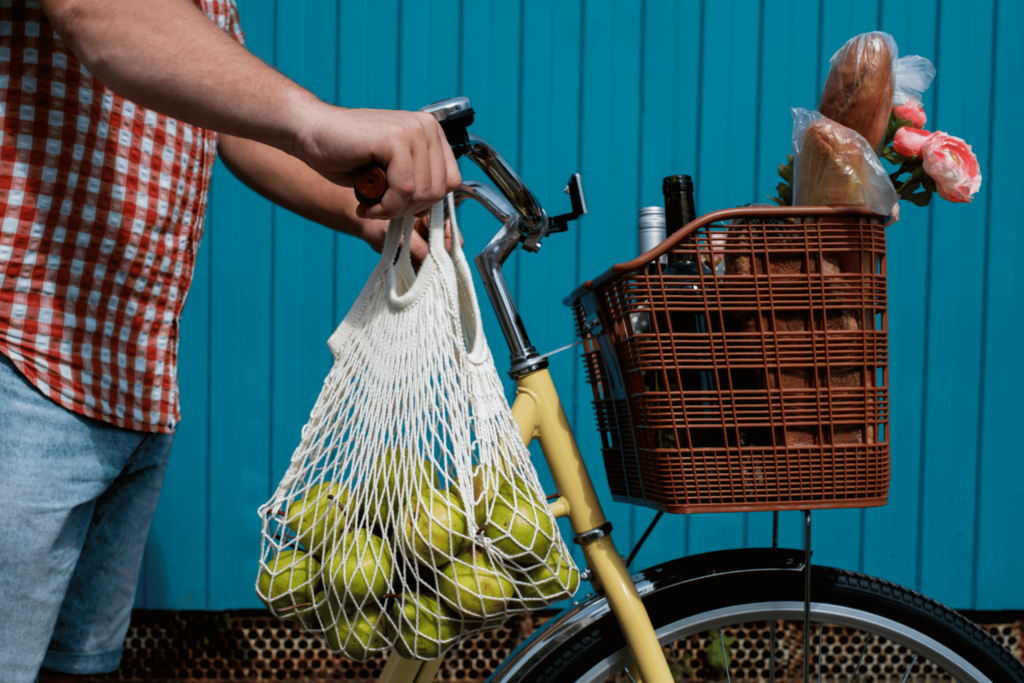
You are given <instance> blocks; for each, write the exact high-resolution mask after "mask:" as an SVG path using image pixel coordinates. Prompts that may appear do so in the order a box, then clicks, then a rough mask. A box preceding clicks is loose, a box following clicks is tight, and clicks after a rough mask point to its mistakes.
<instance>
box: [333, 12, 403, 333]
mask: <svg viewBox="0 0 1024 683" xmlns="http://www.w3.org/2000/svg"><path fill="white" fill-rule="evenodd" d="M334 45H335V47H336V49H337V53H338V75H337V77H338V91H337V100H336V103H337V104H340V105H341V106H344V107H367V108H372V109H397V108H398V72H399V67H398V0H382V1H381V2H374V3H367V2H361V1H359V0H342V1H341V3H340V8H339V11H338V26H337V32H336V35H335V38H334ZM379 259H380V255H379V254H377V253H375V252H374V251H373V250H372V249H370V247H368V246H367V245H366V244H365V243H364V242H362V241H361V240H359V239H358V238H355V237H352V236H349V235H335V236H334V263H335V272H334V278H335V282H334V291H335V294H334V307H333V308H334V314H333V324H334V325H339V324H341V321H342V319H343V318H344V317H345V314H346V313H348V310H349V308H350V307H351V306H352V304H353V303H354V302H355V299H356V297H357V296H359V292H360V291H362V288H363V285H364V284H365V283H366V278H367V277H369V275H370V272H371V271H372V270H373V268H374V266H375V265H376V264H377V261H378V260H379Z"/></svg>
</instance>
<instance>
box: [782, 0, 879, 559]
mask: <svg viewBox="0 0 1024 683" xmlns="http://www.w3.org/2000/svg"><path fill="white" fill-rule="evenodd" d="M820 12H821V22H820V25H821V28H822V30H821V34H820V44H819V45H818V47H817V56H816V58H814V62H813V63H814V64H815V74H814V76H813V78H814V85H815V91H814V97H813V98H812V99H811V100H810V101H809V102H808V104H804V105H799V106H803V107H805V108H807V109H817V108H818V100H819V98H820V94H821V90H822V87H823V86H824V84H825V79H826V77H827V76H828V70H829V66H830V65H829V59H830V58H831V57H832V55H833V54H834V53H835V51H836V50H838V49H839V48H841V47H842V46H843V44H844V43H846V41H847V40H849V39H850V38H852V37H854V36H856V35H858V34H861V33H865V32H867V31H874V30H876V29H877V28H878V12H877V2H869V3H864V2H856V1H855V0H840V1H828V2H823V3H822V4H821V9H820ZM807 35H809V36H812V35H814V33H809V34H807ZM806 47H807V50H806V53H805V54H806V55H807V57H808V58H811V56H812V55H814V53H815V49H814V45H813V42H811V41H808V43H807V46H806ZM808 77H810V76H809V75H808ZM790 131H791V132H790V151H792V124H790ZM862 517H863V512H862V511H860V510H822V511H820V512H816V513H814V515H813V520H814V521H813V541H812V546H813V549H814V561H815V562H816V563H818V564H832V565H836V566H842V567H852V568H859V567H860V566H861V560H860V547H861V538H862V528H863V525H862ZM786 518H787V520H795V521H796V525H797V528H796V530H793V529H789V530H787V534H792V535H795V536H797V537H798V538H800V537H802V528H803V527H802V525H803V516H802V515H792V514H791V515H787V516H786ZM794 531H795V532H796V533H795V534H794ZM801 542H802V541H801Z"/></svg>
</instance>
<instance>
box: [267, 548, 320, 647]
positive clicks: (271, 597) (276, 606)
mask: <svg viewBox="0 0 1024 683" xmlns="http://www.w3.org/2000/svg"><path fill="white" fill-rule="evenodd" d="M319 572H320V563H319V562H317V561H316V558H315V557H313V556H312V555H310V554H309V553H304V552H302V551H301V550H283V551H281V552H280V553H278V554H277V555H275V556H274V557H273V558H271V559H270V561H269V562H267V563H266V564H265V565H263V567H261V568H260V575H259V578H258V579H257V581H256V588H257V590H256V594H257V595H259V597H260V600H262V601H263V604H264V605H266V606H267V607H268V608H269V609H270V610H271V611H272V612H274V613H275V614H280V616H282V617H284V618H286V619H294V620H295V621H297V622H298V623H299V625H300V626H302V627H303V628H306V629H312V628H315V627H316V625H315V617H314V616H313V607H312V605H313V586H314V581H315V578H316V575H317V574H318V573H319ZM294 605H307V607H300V608H298V609H293V606H294Z"/></svg>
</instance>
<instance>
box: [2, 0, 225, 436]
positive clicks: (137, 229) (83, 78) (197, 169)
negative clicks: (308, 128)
mask: <svg viewBox="0 0 1024 683" xmlns="http://www.w3.org/2000/svg"><path fill="white" fill-rule="evenodd" d="M195 3H196V5H198V6H199V7H200V8H201V9H202V10H203V11H204V12H206V14H207V15H208V16H209V17H210V18H211V19H213V21H215V22H216V23H217V24H219V25H220V26H221V28H223V29H224V30H226V31H227V32H228V33H229V34H230V35H231V36H232V37H234V38H235V39H236V40H238V41H239V42H240V43H242V42H244V38H243V36H242V31H241V27H240V26H239V23H238V12H237V9H236V7H235V2H234V0H195ZM0 131H2V136H3V137H2V140H0V143H2V146H0V216H2V218H0V353H4V354H6V355H7V356H8V357H9V358H10V359H11V361H12V362H13V363H14V365H15V366H16V367H17V368H18V369H19V370H20V371H21V372H22V373H24V374H25V376H26V377H28V379H29V380H30V381H31V382H32V383H33V384H35V385H36V386H37V387H38V388H39V390H40V391H42V392H43V393H44V394H46V395H47V396H49V397H50V398H51V399H53V400H54V401H56V402H57V403H59V404H60V405H62V406H64V407H65V408H68V409H69V410H73V411H75V412H77V413H81V414H82V415H88V416H90V417H94V418H98V419H101V420H105V421H107V422H111V423H113V424H115V425H117V426H119V427H125V428H128V429H135V430H140V431H148V432H170V431H173V430H174V427H175V425H176V424H177V422H178V420H179V419H180V417H181V413H180V410H179V407H178V383H177V361H178V319H179V316H180V315H181V308H182V305H183V304H184V303H185V294H186V292H187V291H188V287H189V284H190V283H191V280H192V271H193V267H194V265H195V259H196V252H197V250H198V248H199V240H200V238H201V236H202V233H203V216H204V214H205V212H206V196H207V191H208V189H209V185H210V175H211V173H212V171H213V163H214V159H215V158H216V144H217V137H216V134H215V133H213V132H211V131H207V130H203V129H201V128H197V127H195V126H190V125H187V124H184V123H181V122H180V121H175V120H174V119H169V118H167V117H166V116H162V115H160V114H157V113H156V112H154V111H151V110H149V109H144V108H142V107H139V106H136V105H135V104H133V103H132V102H129V101H127V100H125V99H124V98H122V97H118V96H117V95H115V94H114V93H113V92H111V91H110V90H109V89H108V88H107V87H105V86H104V85H103V84H102V83H100V82H99V81H98V80H96V78H95V77H93V76H92V75H91V74H90V73H89V72H88V71H87V70H86V69H85V67H84V66H82V65H81V63H80V62H79V61H78V59H77V58H76V57H75V55H74V54H72V53H71V51H70V50H69V49H68V48H67V46H66V45H64V43H63V42H62V41H61V40H60V38H58V37H57V34H56V33H55V32H54V30H53V27H52V26H51V25H50V23H49V21H48V20H47V18H46V16H45V15H44V14H43V12H42V11H41V10H40V9H39V6H38V4H37V3H36V2H24V1H22V2H18V0H14V2H13V3H12V2H11V0H5V1H3V2H0Z"/></svg>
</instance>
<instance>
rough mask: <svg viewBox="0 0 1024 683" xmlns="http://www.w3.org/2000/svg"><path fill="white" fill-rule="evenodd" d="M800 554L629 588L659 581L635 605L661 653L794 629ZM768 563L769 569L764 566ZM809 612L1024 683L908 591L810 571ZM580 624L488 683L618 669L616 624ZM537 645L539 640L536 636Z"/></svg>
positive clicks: (1010, 662)
mask: <svg viewBox="0 0 1024 683" xmlns="http://www.w3.org/2000/svg"><path fill="white" fill-rule="evenodd" d="M799 552H800V551H765V550H733V551H723V552H721V553H710V554H708V555H707V556H704V557H697V558H684V559H683V560H677V561H674V562H672V563H666V564H665V565H659V566H658V567H655V568H652V569H649V570H645V571H644V572H642V573H641V574H640V575H638V576H637V577H635V579H636V580H637V582H638V584H640V583H642V582H645V581H650V580H652V578H653V577H657V581H658V582H659V583H658V586H657V588H656V589H651V590H647V591H646V592H642V598H643V600H644V603H645V606H646V607H647V610H648V614H649V615H650V617H651V621H652V623H653V625H654V628H655V630H656V631H657V632H658V638H659V640H660V641H661V643H662V645H665V644H667V643H670V642H675V641H676V640H679V639H680V638H682V637H685V636H686V635H688V634H690V633H694V632H700V631H703V630H707V629H710V628H718V627H722V626H727V625H729V624H739V623H748V622H753V621H767V620H770V619H773V618H775V619H779V620H794V619H796V618H797V615H799V618H800V619H802V614H803V594H804V574H803V572H802V571H800V570H799V561H796V560H795V559H794V558H796V557H799V555H798V553H799ZM780 553H781V554H784V555H786V557H785V559H781V558H782V557H783V555H780ZM766 554H770V556H771V557H772V558H774V559H773V560H772V561H765V560H764V558H765V557H766V556H767V555H766ZM674 565H675V566H674ZM695 565H696V566H695ZM786 565H789V566H786ZM659 575H660V576H659ZM811 603H812V616H811V620H812V622H818V621H825V617H829V619H828V620H827V622H826V623H846V622H843V621H841V620H849V622H850V623H854V624H859V625H857V626H856V627H857V628H861V626H868V627H870V628H862V629H861V630H864V631H867V632H871V633H881V634H883V635H884V636H885V637H886V638H888V639H889V640H891V641H894V642H896V643H899V644H901V645H904V646H906V647H908V648H910V649H911V650H913V651H915V652H919V653H920V652H922V651H931V650H933V649H935V648H936V644H937V645H938V648H939V650H940V652H941V653H947V652H948V653H951V654H945V655H944V656H946V657H947V658H949V659H950V661H942V657H941V656H940V657H938V658H936V657H934V656H932V657H931V659H932V661H933V662H935V663H936V664H938V665H939V666H941V667H942V668H943V669H945V670H946V671H948V672H950V673H951V674H953V675H955V676H959V680H960V681H961V682H962V683H968V681H971V682H972V683H1024V665H1022V664H1021V662H1020V661H1018V660H1017V659H1016V658H1015V657H1014V656H1013V655H1012V654H1011V653H1010V652H1009V651H1007V650H1006V649H1005V648H1004V647H1003V646H1002V645H1000V644H999V643H998V642H997V641H996V640H995V639H994V638H992V637H991V636H990V635H989V634H988V633H987V632H986V631H984V630H983V629H981V628H979V627H978V626H976V625H975V624H974V623H972V622H971V621H970V620H969V619H967V618H965V617H963V616H962V615H960V614H958V613H956V612H955V611H953V610H951V609H949V608H947V607H945V606H944V605H942V604H940V603H938V602H936V601H935V600H932V599H930V598H928V597H926V596H923V595H921V594H920V593H917V592H916V591H913V590H910V589H907V588H904V587H902V586H899V585H897V584H894V583H891V582H889V581H885V580H883V579H878V578H875V577H871V576H867V575H864V574H858V573H855V572H851V571H846V570H842V569H835V568H831V567H820V566H817V565H815V566H812V571H811ZM577 609H582V608H577ZM773 614H774V615H775V616H772V615H773ZM816 617H817V618H816ZM836 619H839V620H840V621H837V620H836ZM585 621H587V623H586V625H585V626H584V627H583V628H580V629H578V630H577V631H576V632H575V633H573V634H572V635H571V636H569V637H567V638H563V639H562V642H559V643H558V645H557V646H555V647H548V648H546V652H545V654H544V656H543V657H540V658H539V659H538V660H537V661H533V662H531V665H530V667H529V669H528V670H525V669H520V670H518V671H516V672H515V674H514V675H513V676H511V677H507V676H505V677H503V676H500V675H499V674H500V673H501V671H500V670H499V672H496V674H495V677H494V678H495V679H496V680H503V681H509V680H515V681H536V682H537V683H553V682H555V681H558V682H562V681H601V680H605V679H606V678H607V677H608V676H610V675H612V674H613V673H615V672H616V671H618V670H621V668H622V667H623V666H626V665H627V664H628V659H629V656H628V650H626V648H625V641H624V639H623V636H622V632H621V631H620V629H619V626H618V623H617V622H616V620H615V618H614V616H613V615H612V614H611V613H610V612H608V611H605V613H604V614H602V615H600V617H599V618H596V619H593V620H585ZM848 625H849V623H848ZM894 625H895V626H894ZM894 628H895V629H896V632H895V633H894V632H893V630H894ZM539 635H540V636H541V637H544V636H543V631H542V633H541V634H539ZM513 656H514V655H513ZM965 665H966V666H965ZM957 667H960V669H959V670H958V669H957ZM812 671H813V669H812ZM814 679H815V677H814V676H812V680H814Z"/></svg>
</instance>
